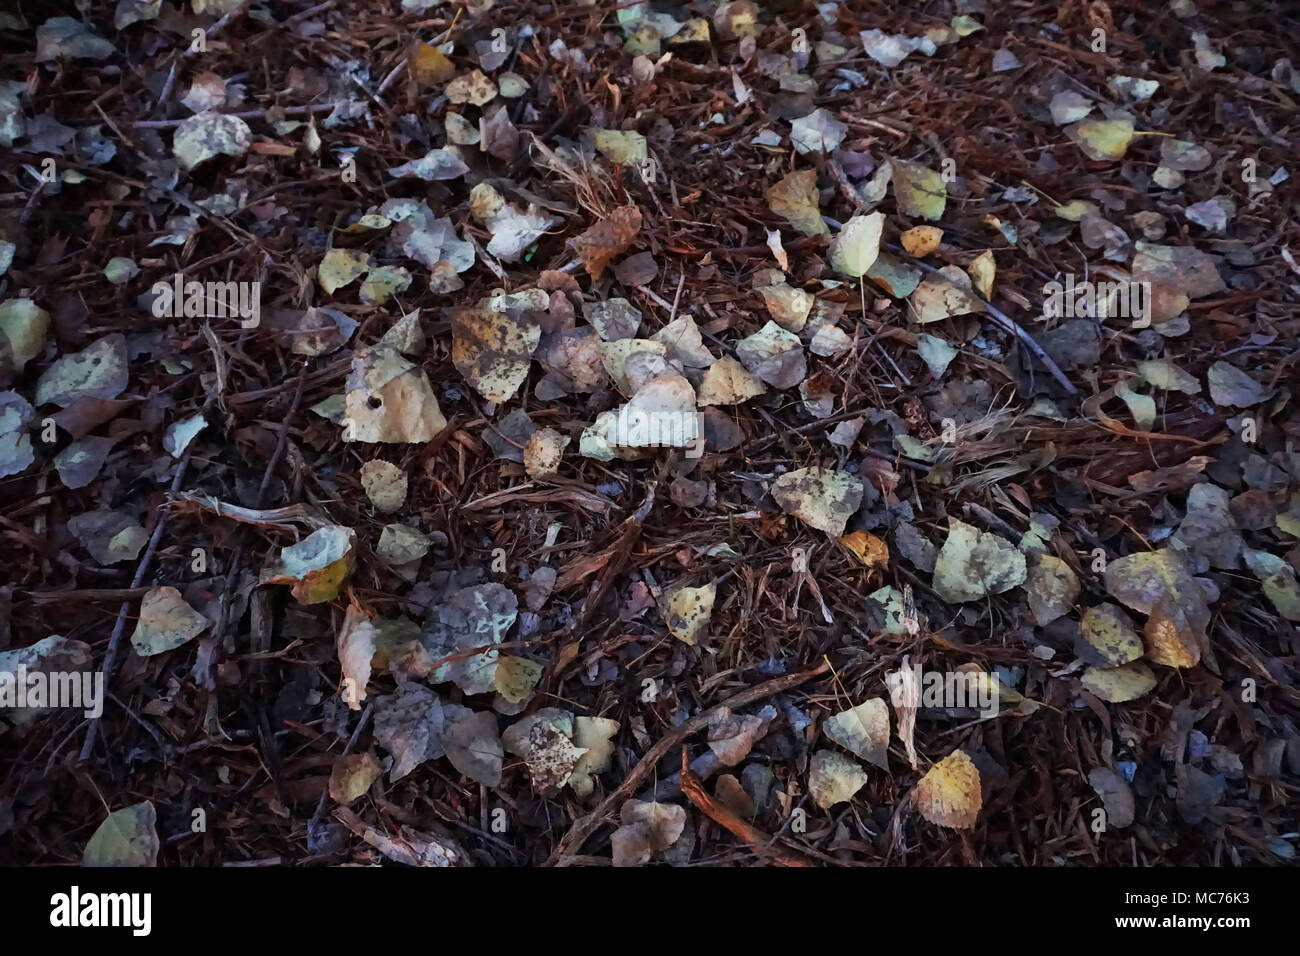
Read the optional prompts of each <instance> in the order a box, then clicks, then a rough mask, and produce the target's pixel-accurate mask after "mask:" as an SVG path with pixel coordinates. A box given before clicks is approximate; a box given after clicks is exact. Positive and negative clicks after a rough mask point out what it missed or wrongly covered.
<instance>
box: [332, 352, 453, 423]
mask: <svg viewBox="0 0 1300 956" xmlns="http://www.w3.org/2000/svg"><path fill="white" fill-rule="evenodd" d="M446 427H447V419H445V418H443V416H442V410H441V409H440V408H439V407H438V399H437V397H436V396H435V395H434V394H433V389H432V387H430V385H429V379H428V378H427V377H426V376H425V374H424V369H422V368H420V367H419V366H417V365H413V364H412V363H411V362H409V361H407V360H406V359H405V358H403V357H402V355H401V354H400V353H399V352H398V351H397V349H395V348H393V347H392V346H381V345H376V346H374V347H372V348H369V349H358V350H357V351H356V354H355V355H353V357H352V369H351V371H350V372H349V374H348V381H347V392H346V393H345V397H344V413H343V440H344V441H345V442H369V443H378V442H406V443H411V444H422V443H424V442H427V441H429V440H431V439H432V438H433V437H434V436H435V435H437V434H438V433H439V432H440V431H442V430H443V429H444V428H446Z"/></svg>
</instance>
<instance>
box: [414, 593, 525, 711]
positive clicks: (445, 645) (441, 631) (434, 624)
mask: <svg viewBox="0 0 1300 956" xmlns="http://www.w3.org/2000/svg"><path fill="white" fill-rule="evenodd" d="M518 611H519V600H518V598H516V597H515V595H514V592H513V591H511V590H510V589H509V588H506V587H503V586H502V585H500V584H496V583H488V584H477V585H474V586H473V587H467V588H461V589H460V590H459V591H456V592H455V593H454V594H452V595H451V597H449V598H448V599H447V600H446V601H445V602H443V603H442V604H439V605H437V606H435V607H434V608H433V609H432V610H431V611H430V613H429V619H428V620H429V623H428V626H427V628H426V629H425V632H424V635H423V636H422V638H421V640H422V641H423V643H424V646H425V648H426V649H427V650H428V652H429V656H430V658H432V659H433V660H442V659H443V658H445V657H454V658H455V659H454V660H450V661H447V662H445V663H443V664H440V665H439V666H438V667H437V668H435V669H434V671H433V672H432V673H431V674H430V675H429V683H431V684H441V683H444V682H447V681H452V682H454V683H455V684H456V686H457V687H459V688H460V689H461V690H463V691H464V692H465V693H466V694H487V693H491V692H492V691H494V690H495V689H496V669H497V651H496V649H495V645H497V644H500V643H502V642H503V641H504V640H505V637H506V632H507V631H509V630H510V627H511V626H512V625H513V624H514V623H515V618H516V617H517V616H518Z"/></svg>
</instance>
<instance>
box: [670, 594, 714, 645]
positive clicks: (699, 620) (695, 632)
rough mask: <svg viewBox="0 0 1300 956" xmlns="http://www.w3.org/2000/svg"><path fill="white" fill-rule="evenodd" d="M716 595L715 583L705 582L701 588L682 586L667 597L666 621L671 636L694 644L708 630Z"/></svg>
mask: <svg viewBox="0 0 1300 956" xmlns="http://www.w3.org/2000/svg"><path fill="white" fill-rule="evenodd" d="M717 595H718V588H717V585H714V584H706V585H705V586H704V587H702V588H682V589H681V590H679V591H678V592H677V593H676V594H674V595H673V596H672V597H671V598H669V600H668V614H667V615H666V621H667V624H668V630H669V632H670V633H671V634H672V635H673V637H675V638H677V639H678V640H679V641H681V642H682V643H683V644H692V645H693V644H695V642H696V641H697V640H699V638H700V637H701V636H703V634H704V632H705V631H707V630H708V627H709V618H710V617H711V616H712V614H713V601H714V599H715V598H716V597H717Z"/></svg>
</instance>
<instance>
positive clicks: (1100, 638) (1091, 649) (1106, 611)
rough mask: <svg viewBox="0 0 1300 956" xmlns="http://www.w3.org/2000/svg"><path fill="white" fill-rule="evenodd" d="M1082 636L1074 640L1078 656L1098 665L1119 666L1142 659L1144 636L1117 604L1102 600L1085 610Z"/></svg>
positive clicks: (1103, 666)
mask: <svg viewBox="0 0 1300 956" xmlns="http://www.w3.org/2000/svg"><path fill="white" fill-rule="evenodd" d="M1079 627H1080V637H1079V640H1078V641H1077V642H1076V644H1075V653H1076V654H1077V655H1078V657H1079V658H1080V659H1082V660H1084V661H1086V662H1087V663H1089V664H1092V665H1094V666H1096V667H1102V668H1106V667H1120V666H1122V665H1124V664H1128V663H1130V662H1132V661H1136V660H1140V659H1141V657H1142V654H1143V647H1142V638H1141V637H1139V636H1138V633H1137V631H1136V630H1134V629H1133V622H1132V621H1130V620H1129V618H1128V615H1126V614H1125V613H1124V612H1123V611H1122V610H1120V609H1119V608H1118V607H1116V606H1115V605H1114V604H1101V605H1098V606H1097V607H1090V608H1088V610H1086V611H1084V612H1083V617H1082V618H1080V621H1079Z"/></svg>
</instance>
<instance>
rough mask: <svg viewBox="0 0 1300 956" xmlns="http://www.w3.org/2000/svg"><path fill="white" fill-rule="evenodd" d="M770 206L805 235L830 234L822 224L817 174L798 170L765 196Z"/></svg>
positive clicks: (828, 229) (769, 190)
mask: <svg viewBox="0 0 1300 956" xmlns="http://www.w3.org/2000/svg"><path fill="white" fill-rule="evenodd" d="M764 196H765V198H766V199H767V206H768V208H769V209H771V210H772V212H773V214H774V215H777V216H780V217H781V218H782V219H784V220H785V221H786V222H788V223H790V225H791V226H793V227H794V228H795V229H797V230H798V231H799V232H802V233H803V234H804V235H805V236H824V235H826V234H827V233H829V232H830V228H829V227H828V226H827V225H826V223H824V222H822V214H821V209H820V208H819V206H818V202H817V173H816V171H815V170H811V169H801V170H796V171H795V172H793V173H790V174H788V175H787V176H785V177H784V178H783V179H782V180H781V181H780V182H779V183H777V184H776V185H775V186H772V187H771V188H769V189H768V190H767V192H766V193H764Z"/></svg>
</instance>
